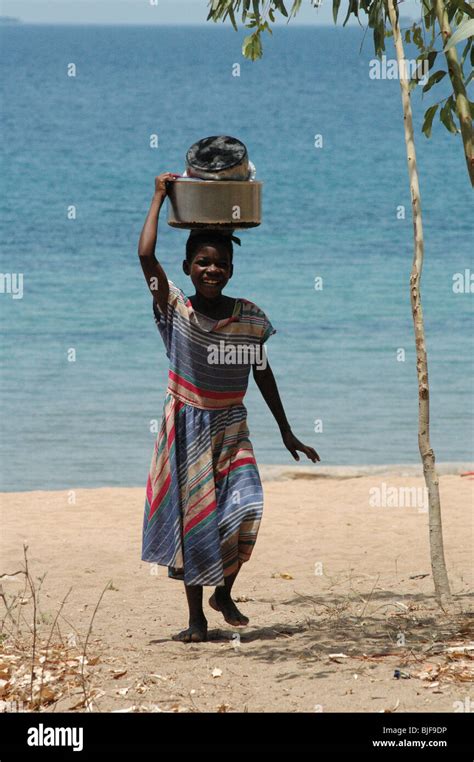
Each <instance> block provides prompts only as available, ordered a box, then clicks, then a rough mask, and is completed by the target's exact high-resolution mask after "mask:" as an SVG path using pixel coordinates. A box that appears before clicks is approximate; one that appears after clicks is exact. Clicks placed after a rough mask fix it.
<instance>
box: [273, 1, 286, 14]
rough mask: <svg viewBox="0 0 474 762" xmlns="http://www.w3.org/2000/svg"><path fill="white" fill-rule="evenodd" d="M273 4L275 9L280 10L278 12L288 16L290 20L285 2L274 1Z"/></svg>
mask: <svg viewBox="0 0 474 762" xmlns="http://www.w3.org/2000/svg"><path fill="white" fill-rule="evenodd" d="M273 2H274V5H275V7H276V8H278V10H279V11H280V13H281V14H282V15H283V16H286V17H287V18H288V11H287V10H286V8H285V3H284V2H283V0H273Z"/></svg>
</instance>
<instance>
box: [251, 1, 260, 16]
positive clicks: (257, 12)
mask: <svg viewBox="0 0 474 762" xmlns="http://www.w3.org/2000/svg"><path fill="white" fill-rule="evenodd" d="M252 7H253V12H254V13H255V18H256V19H257V21H260V6H259V2H258V0H252Z"/></svg>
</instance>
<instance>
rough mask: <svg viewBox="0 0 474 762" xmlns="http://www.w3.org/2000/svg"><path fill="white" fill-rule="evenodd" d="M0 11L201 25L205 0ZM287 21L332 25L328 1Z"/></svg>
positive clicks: (7, 2) (410, 7) (24, 4)
mask: <svg viewBox="0 0 474 762" xmlns="http://www.w3.org/2000/svg"><path fill="white" fill-rule="evenodd" d="M285 5H286V7H287V9H289V8H291V5H292V0H287V2H286V3H285ZM418 7H419V3H418V2H416V1H415V0H404V2H403V5H402V6H401V8H402V12H401V15H402V16H407V17H408V16H412V17H416V16H418V15H419V13H417V8H418ZM346 8H347V0H342V2H341V10H340V16H341V17H342V18H341V23H342V20H343V19H344V16H343V15H342V14H343V13H344V11H345V9H346ZM0 14H1V15H3V16H14V17H16V18H19V19H21V21H24V22H25V23H43V24H47V23H49V24H52V23H54V24H60V23H61V24H77V23H83V24H86V23H87V24H205V23H206V17H207V14H208V2H207V0H0ZM207 23H208V24H211V23H212V22H210V21H209V22H207ZM220 23H221V22H220ZM282 23H286V22H285V21H283V22H282ZM290 23H292V24H294V23H297V24H305V25H306V24H331V25H332V24H333V20H332V0H322V5H321V7H320V8H319V9H315V8H313V6H312V4H311V1H310V0H303V3H302V6H301V8H300V11H299V13H298V15H297V17H296V19H293V20H292V21H291V22H290ZM355 23H356V22H355ZM239 25H240V24H239Z"/></svg>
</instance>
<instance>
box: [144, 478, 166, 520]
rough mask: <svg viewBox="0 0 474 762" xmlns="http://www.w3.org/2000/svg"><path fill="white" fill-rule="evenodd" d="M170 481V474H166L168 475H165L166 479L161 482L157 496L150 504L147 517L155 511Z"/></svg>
mask: <svg viewBox="0 0 474 762" xmlns="http://www.w3.org/2000/svg"><path fill="white" fill-rule="evenodd" d="M170 483H171V474H168V476H167V477H166V479H165V480H164V482H163V484H162V486H161V489H160V491H159V492H158V494H157V496H156V497H155V499H154V500H153V503H152V504H151V507H150V515H149V517H148V518H149V519H151V517H152V516H153V514H154V513H155V511H156V509H157V508H158V506H159V504H160V502H161V501H162V499H163V498H164V496H165V495H166V493H167V492H168V489H169V486H170Z"/></svg>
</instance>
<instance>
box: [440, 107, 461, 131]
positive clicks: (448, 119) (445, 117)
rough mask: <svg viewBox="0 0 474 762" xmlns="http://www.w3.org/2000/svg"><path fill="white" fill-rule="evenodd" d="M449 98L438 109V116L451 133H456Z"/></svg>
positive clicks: (456, 129)
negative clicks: (439, 109)
mask: <svg viewBox="0 0 474 762" xmlns="http://www.w3.org/2000/svg"><path fill="white" fill-rule="evenodd" d="M450 100H451V99H450V98H448V100H447V101H446V103H445V104H444V106H443V108H442V109H441V111H440V114H439V118H440V120H441V121H442V122H443V124H444V126H445V127H446V129H447V130H448V131H449V132H452V133H453V135H456V134H457V132H458V128H457V127H456V125H455V124H454V120H453V115H452V113H451V103H450Z"/></svg>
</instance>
